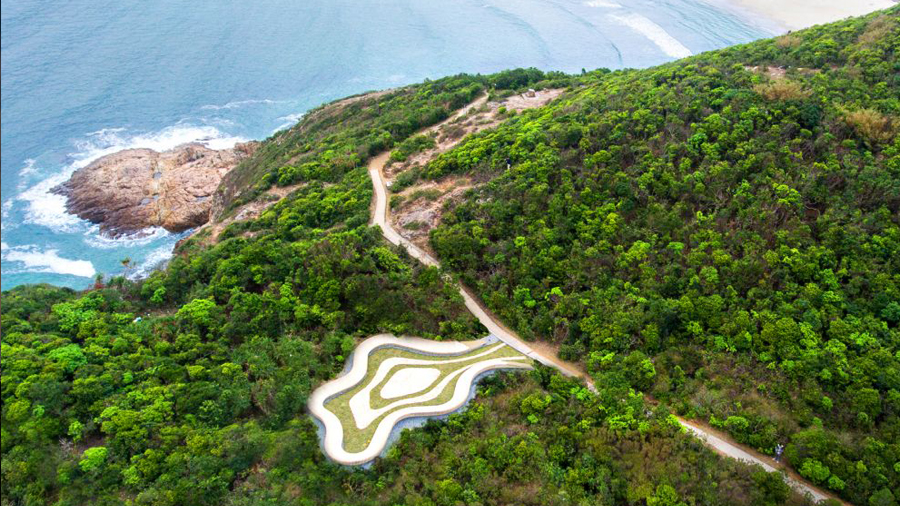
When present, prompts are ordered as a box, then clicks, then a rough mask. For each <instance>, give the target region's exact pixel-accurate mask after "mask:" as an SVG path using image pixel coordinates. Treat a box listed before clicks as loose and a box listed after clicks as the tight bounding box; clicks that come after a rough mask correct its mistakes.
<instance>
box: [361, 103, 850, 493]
mask: <svg viewBox="0 0 900 506" xmlns="http://www.w3.org/2000/svg"><path fill="white" fill-rule="evenodd" d="M483 103H484V98H479V99H477V100H476V101H475V102H473V103H472V104H471V105H469V106H467V107H463V108H462V109H461V110H460V111H458V112H457V113H456V114H454V115H453V116H452V117H451V118H449V119H447V120H445V121H446V122H450V121H453V120H454V119H456V118H458V117H460V116H462V115H464V114H466V112H468V111H469V110H470V109H471V108H472V107H473V106H479V105H480V104H483ZM440 126H441V125H440V124H439V125H435V126H433V127H430V128H429V129H428V130H432V129H437V128H439V127H440ZM389 157H390V151H386V152H384V153H381V154H380V155H378V156H376V157H374V158H372V159H371V160H370V161H369V166H368V168H369V176H370V177H371V178H372V187H373V189H374V193H375V196H374V197H375V198H374V203H373V206H372V218H371V220H370V221H369V223H370V224H371V225H378V226H379V227H380V228H381V232H382V234H384V237H385V238H386V239H387V240H388V241H389V242H390V243H391V244H394V245H397V246H402V247H403V248H404V249H406V251H408V252H409V254H410V255H411V256H412V257H413V258H415V259H417V260H419V261H420V262H422V263H423V264H425V265H430V266H435V267H440V263H439V262H438V261H437V259H436V258H434V257H433V256H431V255H430V254H429V253H427V252H426V251H425V250H423V249H422V248H420V247H419V246H417V245H415V244H413V243H412V242H411V241H410V240H409V239H407V238H405V237H403V236H402V235H400V233H399V232H397V230H396V229H394V227H393V226H392V225H391V220H390V207H389V206H388V202H389V201H390V193H389V191H388V188H387V185H386V184H385V178H384V167H385V165H386V163H387V162H388V159H389ZM458 288H459V293H460V295H462V297H463V300H464V301H465V304H466V308H468V309H469V311H470V312H471V313H472V314H473V315H475V317H476V318H478V321H479V322H481V324H482V325H484V326H485V327H487V329H488V331H489V332H490V333H491V334H493V335H494V336H496V337H497V338H499V339H500V340H501V341H503V342H504V343H506V344H508V345H509V346H510V347H512V348H514V349H515V350H517V351H519V352H520V353H522V354H524V355H526V356H528V357H530V358H532V359H533V360H536V361H538V362H540V363H542V364H544V365H547V366H549V367H553V368H555V369H557V370H559V371H560V372H561V373H563V374H564V375H566V376H570V377H577V378H581V379H583V380H584V381H585V382H586V383H587V386H588V388H589V389H591V390H592V391H594V392H596V391H597V389H596V387H595V386H594V384H593V383H592V382H591V380H590V378H589V376H588V375H587V374H585V372H584V371H582V370H580V369H579V368H578V366H577V365H575V364H571V363H567V362H564V361H561V360H560V359H558V358H557V357H555V356H551V354H548V353H542V351H541V350H536V349H535V348H534V347H532V346H531V345H529V344H528V343H526V342H525V341H523V340H522V339H521V338H519V336H517V335H516V334H515V332H513V331H512V330H510V329H508V328H507V327H506V326H505V325H503V323H502V322H500V320H499V319H498V318H497V317H495V316H494V315H493V314H491V313H490V311H488V310H487V309H486V308H485V307H484V306H482V305H481V303H480V302H479V301H478V300H477V299H476V298H475V297H474V296H473V295H472V294H471V293H470V292H469V290H468V289H467V288H466V287H464V286H462V285H460V286H458ZM678 422H679V423H680V424H681V425H682V427H684V428H685V429H686V430H688V431H689V432H691V433H692V434H694V435H695V436H697V437H699V438H700V439H702V440H704V442H705V443H706V444H707V445H708V446H709V447H711V448H712V449H713V450H715V451H716V452H718V453H720V454H721V455H725V456H727V457H731V458H734V459H738V460H742V461H745V462H749V463H751V464H759V465H760V466H762V467H763V469H765V470H766V471H768V472H774V471H778V470H785V469H784V468H780V469H779V468H776V466H777V464H775V463H774V462H773V461H772V460H771V459H769V458H768V457H765V456H763V455H761V454H759V453H758V452H756V451H754V450H752V449H750V448H746V447H744V446H742V445H740V444H738V443H735V442H732V441H730V440H729V439H728V438H727V437H726V436H724V435H722V434H718V433H717V432H716V431H714V430H712V429H710V428H708V427H704V426H702V425H700V424H698V423H696V422H689V421H687V420H685V419H683V418H680V417H679V418H678ZM785 471H786V476H785V479H786V483H787V484H788V485H790V486H791V487H793V488H794V489H795V490H797V491H799V492H800V493H802V494H808V495H809V496H810V497H812V499H813V500H814V501H816V502H820V501H824V500H826V499H836V500H838V501H840V499H838V498H837V497H835V496H834V495H832V494H830V493H827V492H824V491H822V490H821V489H819V488H818V487H816V486H814V485H812V484H811V483H809V482H807V481H806V480H804V479H803V478H801V477H800V476H799V475H797V474H796V473H794V472H793V471H790V470H785ZM840 502H841V503H842V504H845V505H846V504H847V503H846V502H843V501H840Z"/></svg>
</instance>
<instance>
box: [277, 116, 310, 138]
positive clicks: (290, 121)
mask: <svg viewBox="0 0 900 506" xmlns="http://www.w3.org/2000/svg"><path fill="white" fill-rule="evenodd" d="M305 114H306V113H303V112H298V113H296V114H288V115H287V116H281V117H280V118H278V120H279V121H284V123H282V124H281V125H279V126H278V128H276V129H275V130H272V133H273V134H274V133H275V132H280V131H282V130H284V129H286V128H291V127H292V126H294V125H296V124H297V122H298V121H300V120H301V119H303V116H304V115H305Z"/></svg>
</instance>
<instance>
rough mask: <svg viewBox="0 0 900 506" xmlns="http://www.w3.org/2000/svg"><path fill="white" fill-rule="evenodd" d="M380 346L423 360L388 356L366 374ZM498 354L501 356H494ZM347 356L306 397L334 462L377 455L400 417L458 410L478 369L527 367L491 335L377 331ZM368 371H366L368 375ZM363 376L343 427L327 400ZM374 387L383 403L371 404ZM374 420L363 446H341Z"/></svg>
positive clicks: (359, 460)
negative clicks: (472, 337)
mask: <svg viewBox="0 0 900 506" xmlns="http://www.w3.org/2000/svg"><path fill="white" fill-rule="evenodd" d="M384 347H391V348H399V349H402V350H405V351H408V352H412V353H420V354H422V359H415V358H406V357H391V358H387V359H385V360H383V361H382V362H381V363H380V364H379V367H378V369H377V370H376V371H374V376H370V375H369V362H370V360H369V359H370V356H371V355H372V353H374V352H375V351H376V350H378V349H380V348H384ZM498 353H502V354H505V355H506V356H499V357H498V356H497V355H498ZM352 361H353V362H352V365H351V367H350V369H349V370H348V371H346V373H345V374H343V375H342V376H340V377H338V378H336V379H334V380H331V381H329V382H327V383H324V384H323V385H322V386H320V387H319V388H317V389H316V390H315V391H313V393H312V394H311V395H310V397H309V410H310V412H311V413H312V414H313V416H315V417H316V418H317V419H318V420H319V421H321V422H322V425H323V426H324V427H325V437H324V441H323V447H324V450H325V453H326V454H327V455H328V456H329V457H330V458H331V459H333V460H334V461H336V462H339V463H341V464H347V465H355V464H363V463H366V462H369V461H371V460H372V459H374V458H375V457H377V456H378V455H379V454H381V452H382V451H383V450H384V447H385V445H386V444H387V442H388V439H389V438H390V435H391V432H392V430H393V429H394V426H395V425H396V424H397V423H399V422H400V421H401V420H404V419H407V418H411V417H422V416H439V415H444V414H447V413H451V412H453V411H455V410H457V409H459V408H460V407H461V406H462V405H463V404H465V403H466V401H467V400H468V398H469V393H470V391H471V387H472V383H473V382H474V381H475V379H476V378H477V377H478V376H479V375H480V374H482V373H484V372H486V371H490V370H493V369H530V368H531V365H530V361H529V360H528V357H526V356H524V355H521V354H518V353H515V352H513V351H512V350H511V349H509V348H508V346H507V345H506V344H504V343H502V342H500V341H498V340H497V339H496V338H495V337H493V336H488V337H486V338H484V339H479V340H477V341H469V342H442V341H429V340H426V339H419V338H412V337H395V336H392V335H390V334H379V335H376V336H372V337H370V338H368V339H366V340H364V341H363V342H362V343H360V344H359V346H357V347H356V350H355V351H354V352H353V356H352ZM409 371H419V372H413V373H410V372H409ZM426 371H434V372H426ZM435 372H436V373H437V375H435V374H434V373H435ZM367 376H370V378H369V379H368V380H366V378H367ZM363 381H367V384H366V385H364V386H363V388H362V389H360V390H359V391H357V392H356V393H354V394H353V395H352V397H350V399H349V402H348V404H349V407H350V413H351V414H352V422H353V423H352V425H353V426H349V427H348V426H346V425H351V424H350V423H344V422H350V420H346V419H345V420H344V422H342V421H341V418H339V417H338V415H337V414H335V412H334V411H332V410H331V409H329V406H328V404H329V401H332V400H333V399H336V398H338V397H340V396H341V395H342V394H348V392H349V391H352V390H354V389H355V388H356V387H358V386H359V385H360V384H361V383H362V382H363ZM392 384H393V386H391V385H392ZM423 385H424V386H423ZM388 387H390V388H388ZM385 388H387V390H388V394H392V395H388V396H385V395H382V394H381V393H380V392H382V391H384V390H385ZM448 389H452V390H451V392H452V394H451V395H450V397H449V399H448V400H444V401H443V402H438V401H439V400H440V398H441V397H442V396H443V397H446V396H447V394H446V392H447V391H448ZM373 392H374V395H376V396H378V397H379V398H380V403H383V404H384V405H383V406H380V407H373ZM417 394H418V395H417ZM436 402H437V403H436ZM373 424H375V429H374V432H373V433H372V436H371V438H370V439H369V440H368V444H367V445H366V447H365V448H364V449H363V450H361V451H357V452H353V451H348V450H347V449H345V447H344V441H345V434H346V433H347V432H346V431H354V430H356V431H359V430H368V431H371V426H372V425H373Z"/></svg>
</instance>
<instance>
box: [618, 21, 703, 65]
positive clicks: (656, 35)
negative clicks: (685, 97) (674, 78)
mask: <svg viewBox="0 0 900 506" xmlns="http://www.w3.org/2000/svg"><path fill="white" fill-rule="evenodd" d="M609 17H610V19H612V20H614V21H617V22H619V23H621V24H623V25H625V26H627V27H628V28H631V29H632V30H634V31H636V32H638V33H640V34H641V35H643V36H644V37H647V38H648V39H650V41H651V42H653V43H654V44H656V46H657V47H659V48H660V49H661V50H662V51H663V52H664V53H666V54H667V55H669V56H671V57H672V58H685V57H687V56H691V55H692V54H693V53H692V52H691V50H690V49H688V48H686V47H685V46H684V44H682V43H681V42H679V41H678V39H676V38H675V37H672V36H671V35H669V32H667V31H665V30H664V29H663V28H662V27H661V26H659V25H658V24H656V23H654V22H653V21H651V20H649V19H647V18H646V17H644V16H641V15H640V14H635V13H629V14H624V15H622V14H610V15H609Z"/></svg>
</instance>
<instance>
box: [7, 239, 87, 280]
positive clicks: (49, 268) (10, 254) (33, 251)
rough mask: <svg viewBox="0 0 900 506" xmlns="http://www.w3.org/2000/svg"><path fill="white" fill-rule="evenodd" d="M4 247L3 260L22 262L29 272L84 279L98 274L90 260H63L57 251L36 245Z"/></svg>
mask: <svg viewBox="0 0 900 506" xmlns="http://www.w3.org/2000/svg"><path fill="white" fill-rule="evenodd" d="M2 246H3V247H2V250H3V259H4V260H6V261H8V262H21V263H22V264H24V266H25V268H26V269H27V271H28V272H52V273H55V274H70V275H72V276H79V277H83V278H90V277H92V276H93V275H94V274H96V272H97V271H96V270H95V269H94V264H92V263H91V262H89V261H88V260H70V259H68V258H62V257H61V256H59V254H58V253H59V251H58V250H55V249H49V250H46V251H42V250H40V249H39V248H38V247H37V246H34V245H26V246H15V247H10V246H9V245H8V244H6V243H3V244H2Z"/></svg>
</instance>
